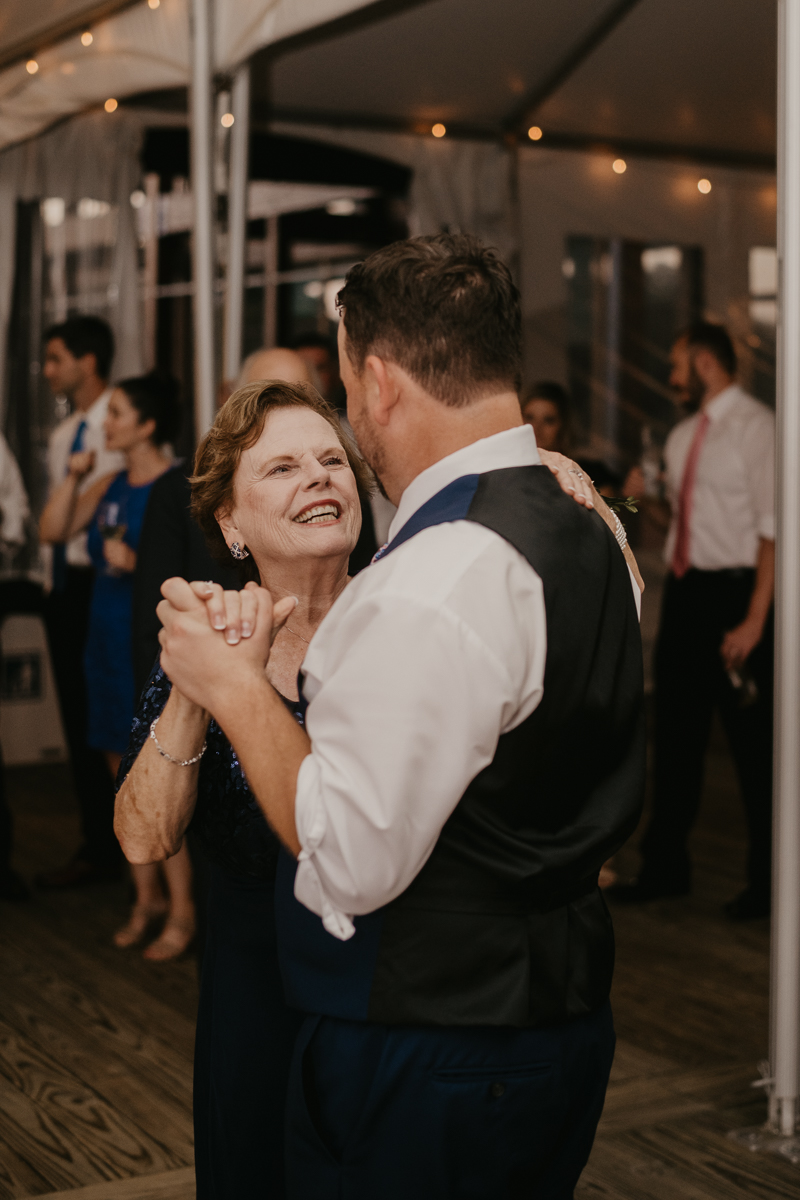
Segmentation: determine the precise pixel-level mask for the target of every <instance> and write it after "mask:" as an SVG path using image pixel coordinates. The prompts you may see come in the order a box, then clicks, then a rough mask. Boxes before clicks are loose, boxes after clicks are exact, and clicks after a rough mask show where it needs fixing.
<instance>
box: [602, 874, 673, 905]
mask: <svg viewBox="0 0 800 1200" xmlns="http://www.w3.org/2000/svg"><path fill="white" fill-rule="evenodd" d="M690 891H691V887H690V886H689V884H688V883H681V882H679V881H676V882H670V883H668V882H666V881H664V882H659V883H657V882H656V881H655V880H651V879H640V880H639V881H638V883H615V884H614V886H613V887H610V888H606V890H605V892H604V893H603V895H604V896H608V898H609V900H613V901H615V903H617V904H646V903H647V902H648V900H664V899H666V898H667V897H672V896H688V895H689V892H690Z"/></svg>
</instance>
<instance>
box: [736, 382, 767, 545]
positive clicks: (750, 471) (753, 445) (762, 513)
mask: <svg viewBox="0 0 800 1200" xmlns="http://www.w3.org/2000/svg"><path fill="white" fill-rule="evenodd" d="M759 409H760V411H758V410H757V411H756V414H755V416H754V417H753V419H752V420H750V421H748V422H747V423H746V425H745V433H746V436H745V437H744V438H743V439H742V442H741V447H740V448H741V453H742V458H743V459H744V466H745V472H746V475H747V482H748V487H749V491H750V496H751V499H752V504H753V512H754V514H755V519H756V528H757V530H758V536H759V537H761V538H768V539H769V540H770V541H774V540H775V418H774V416H773V414H772V413H771V412H770V411H769V410H768V409H767V408H766V407H765V406H763V405H759Z"/></svg>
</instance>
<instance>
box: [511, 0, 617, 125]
mask: <svg viewBox="0 0 800 1200" xmlns="http://www.w3.org/2000/svg"><path fill="white" fill-rule="evenodd" d="M639 3H640V0H617V3H616V4H614V5H613V6H612V7H611V8H610V9H609V10H608V12H607V13H605V15H604V16H602V17H601V18H600V20H599V21H597V22H596V23H595V24H594V25H593V26H592V28H591V29H590V30H589V32H588V33H586V34H584V36H583V37H582V38H581V39H580V41H579V42H576V43H575V45H574V46H573V47H572V48H571V49H570V50H568V51H567V53H566V54H565V55H564V57H563V58H562V59H561V61H560V62H558V63H556V65H555V66H554V67H553V69H552V71H551V72H550V73H549V75H547V76H545V78H544V79H543V80H542V81H541V82H540V83H538V84H537V85H536V87H534V88H532V89H531V90H530V91H529V92H528V94H527V95H526V96H523V98H522V99H521V100H520V101H519V102H518V103H517V104H516V105H515V107H514V108H513V110H512V111H511V112H510V113H509V114H508V116H507V117H506V119H505V121H504V122H503V128H504V130H505V131H506V133H517V132H519V131H520V129H521V128H522V126H523V123H525V122H527V120H528V119H529V118H530V117H531V116H532V115H533V113H534V112H535V111H536V109H537V108H538V107H539V105H540V104H543V103H544V101H545V100H547V99H548V98H549V97H550V96H552V94H553V92H555V91H557V90H558V88H560V87H561V85H562V84H563V83H565V82H566V81H567V79H569V77H570V75H572V73H573V71H576V70H577V69H578V67H579V66H580V65H581V64H582V63H583V62H585V60H586V59H587V58H588V57H589V55H590V54H591V53H592V52H593V51H594V50H596V49H597V47H598V46H599V45H600V44H601V42H604V41H605V40H606V38H607V37H608V36H609V34H611V33H613V32H614V30H615V29H616V28H617V26H618V25H619V24H620V23H621V22H622V21H624V19H625V17H627V15H628V13H629V12H631V10H632V9H634V8H636V5H637V4H639Z"/></svg>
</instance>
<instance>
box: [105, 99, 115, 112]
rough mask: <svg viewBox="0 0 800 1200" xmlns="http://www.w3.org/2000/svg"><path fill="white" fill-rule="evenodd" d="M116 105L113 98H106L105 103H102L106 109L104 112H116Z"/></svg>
mask: <svg viewBox="0 0 800 1200" xmlns="http://www.w3.org/2000/svg"><path fill="white" fill-rule="evenodd" d="M118 107H119V106H118V103H117V101H116V100H114V99H109V100H106V102H105V104H104V105H103V108H104V109H105V110H106V112H116V111H117V108H118Z"/></svg>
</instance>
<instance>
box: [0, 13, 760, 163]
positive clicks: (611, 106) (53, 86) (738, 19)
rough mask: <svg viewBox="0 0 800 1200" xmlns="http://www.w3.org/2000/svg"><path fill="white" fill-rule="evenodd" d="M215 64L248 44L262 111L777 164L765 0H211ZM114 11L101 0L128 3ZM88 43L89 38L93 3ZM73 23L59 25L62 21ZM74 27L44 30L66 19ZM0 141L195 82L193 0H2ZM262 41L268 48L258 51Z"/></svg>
mask: <svg viewBox="0 0 800 1200" xmlns="http://www.w3.org/2000/svg"><path fill="white" fill-rule="evenodd" d="M215 5H216V10H217V22H216V28H217V37H216V39H215V40H216V53H217V62H218V66H219V68H220V69H221V70H223V71H225V70H231V69H232V68H234V67H235V66H236V65H237V63H239V62H240V61H241V60H242V59H243V58H245V57H247V56H248V55H251V54H253V53H255V52H257V51H258V53H256V58H255V70H254V79H253V85H254V97H255V106H256V107H255V111H256V115H257V116H261V117H266V118H269V117H276V118H280V119H284V120H285V119H289V120H295V121H301V122H306V123H311V124H315V125H320V124H322V125H324V124H333V125H349V126H355V127H359V126H361V127H366V128H378V129H381V128H383V129H410V130H421V129H429V128H430V126H431V125H432V124H433V123H434V122H436V121H442V122H443V123H444V124H445V125H446V126H447V128H448V133H449V134H456V135H458V134H462V135H468V136H479V137H503V136H504V135H505V134H506V133H507V132H509V131H514V132H518V133H522V135H523V136H524V131H525V129H526V128H527V126H528V125H529V124H530V123H532V122H534V121H535V122H536V123H537V124H539V125H541V127H542V128H543V129H544V138H543V141H542V143H541V144H542V145H547V144H550V145H556V146H557V145H564V146H570V145H571V146H587V145H593V144H596V143H598V142H603V143H610V144H611V145H613V146H616V147H618V148H619V149H620V150H623V151H627V152H631V153H636V152H637V151H639V152H641V153H662V152H665V153H673V152H674V153H679V154H683V155H687V156H693V157H696V158H708V159H710V160H712V161H713V160H715V159H716V160H718V161H728V162H732V163H735V162H741V163H743V164H746V165H764V166H768V165H770V164H771V162H772V161H773V158H774V146H775V90H776V89H775V59H776V29H775V4H774V3H768V2H767V0H702V3H697V0H569V3H557V2H556V0H373V2H372V3H368V2H366V0H215ZM123 7H124V9H125V11H118V12H115V13H114V14H113V15H111V16H107V17H105V18H104V19H100V18H101V17H102V14H103V12H104V11H105V12H107V11H108V10H109V8H114V9H119V8H123ZM87 14H89V16H91V17H92V18H93V21H94V18H97V23H93V29H94V31H95V39H94V43H93V45H92V46H91V47H90V48H89V49H88V50H86V49H84V48H83V47H81V46H80V43H79V41H78V38H77V36H76V34H77V32H78V31H79V30H80V26H81V23H83V22H84V21H87V20H89V16H87ZM65 23H66V24H65ZM67 26H69V28H70V30H71V33H70V35H69V37H66V38H64V40H62V41H60V42H58V43H57V44H53V43H52V38H53V37H54V36H55V34H56V33H57V32H58V30H59V29H61V30H62V33H63V30H65V29H66V28H67ZM37 38H40V39H41V44H42V45H45V43H48V44H49V45H50V48H49V49H45V50H43V51H42V52H41V53H38V54H37V58H38V61H39V64H40V69H39V71H38V72H37V73H36V74H35V75H33V76H29V75H27V74H26V72H25V68H24V63H23V62H22V61H17V62H16V63H15V65H13V66H9V67H7V68H6V69H5V70H0V146H2V145H7V144H9V143H11V142H13V141H18V140H20V139H23V138H25V137H30V136H33V135H34V134H36V133H38V132H39V131H40V130H42V129H44V128H46V127H47V126H48V125H49V124H52V123H53V122H54V121H56V120H58V119H60V118H61V117H64V116H67V115H69V114H70V113H73V112H77V111H80V110H81V109H85V108H86V107H89V106H92V105H95V104H99V103H102V102H103V101H104V100H105V99H107V98H108V97H109V96H114V97H115V98H118V99H123V98H124V97H126V96H132V95H135V94H136V93H139V92H142V91H146V90H153V89H159V88H162V89H164V88H167V89H168V88H176V87H180V86H185V85H186V83H187V82H188V68H189V47H188V0H161V4H160V7H159V8H158V9H157V10H156V11H152V10H150V9H149V8H148V7H147V5H146V3H145V0H134V2H133V3H130V2H129V0H94V2H93V3H88V2H87V0H3V3H2V5H0V66H2V62H3V61H8V56H9V54H10V53H11V50H12V49H13V48H14V47H15V46H16V47H17V49H19V47H20V46H21V45H22V42H23V41H24V40H25V39H28V41H27V43H26V44H28V45H33V43H34V42H35V41H36V39H37ZM259 47H261V48H264V47H266V48H265V49H261V50H259Z"/></svg>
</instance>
